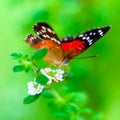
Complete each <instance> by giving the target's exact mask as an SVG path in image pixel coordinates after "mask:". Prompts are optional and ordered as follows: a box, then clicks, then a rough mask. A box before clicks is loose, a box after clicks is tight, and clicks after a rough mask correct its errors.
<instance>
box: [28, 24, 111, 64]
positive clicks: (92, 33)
mask: <svg viewBox="0 0 120 120" xmlns="http://www.w3.org/2000/svg"><path fill="white" fill-rule="evenodd" d="M33 29H34V32H35V33H36V34H37V35H38V36H35V35H33V34H29V35H28V36H27V38H26V42H27V43H28V44H29V45H30V46H31V47H32V48H34V49H36V50H38V49H42V48H46V49H48V53H47V54H46V56H45V57H44V60H45V61H47V62H48V63H50V64H53V65H55V66H61V65H65V64H67V63H69V62H70V60H71V59H73V58H74V57H76V56H78V55H79V54H81V53H82V52H84V51H85V50H87V49H88V48H89V47H90V46H91V45H93V44H94V43H95V42H96V41H97V40H98V39H100V38H101V37H103V36H104V35H105V34H106V33H107V32H108V31H109V29H110V26H106V27H101V28H95V29H92V30H89V31H87V32H84V33H82V34H79V35H78V36H76V37H73V36H70V37H65V38H63V39H61V40H60V39H59V38H58V36H57V34H56V33H55V31H54V30H53V29H52V28H51V27H50V26H49V25H48V24H47V23H45V22H38V23H37V24H36V25H34V27H33Z"/></svg>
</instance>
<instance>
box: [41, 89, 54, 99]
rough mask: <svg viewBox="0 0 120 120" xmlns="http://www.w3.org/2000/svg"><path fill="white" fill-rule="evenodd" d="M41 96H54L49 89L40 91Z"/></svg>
mask: <svg viewBox="0 0 120 120" xmlns="http://www.w3.org/2000/svg"><path fill="white" fill-rule="evenodd" d="M42 96H43V97H46V98H54V95H53V93H52V92H51V91H50V90H44V91H43V92H42Z"/></svg>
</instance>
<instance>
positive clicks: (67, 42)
mask: <svg viewBox="0 0 120 120" xmlns="http://www.w3.org/2000/svg"><path fill="white" fill-rule="evenodd" d="M109 29H110V26H107V27H102V28H96V29H92V30H90V31H87V32H85V33H82V34H80V35H78V36H77V37H76V38H74V37H67V38H64V39H62V41H61V45H62V48H63V50H64V53H65V57H66V59H67V60H68V61H69V60H71V59H72V58H74V57H75V56H77V55H79V54H80V53H82V52H83V51H85V50H86V49H88V48H89V47H90V46H91V45H93V44H94V43H95V42H96V41H97V40H98V39H100V38H101V37H103V36H104V35H105V34H106V32H107V31H108V30H109Z"/></svg>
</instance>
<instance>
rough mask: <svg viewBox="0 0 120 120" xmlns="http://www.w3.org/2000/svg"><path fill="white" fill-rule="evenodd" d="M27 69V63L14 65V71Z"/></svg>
mask: <svg viewBox="0 0 120 120" xmlns="http://www.w3.org/2000/svg"><path fill="white" fill-rule="evenodd" d="M24 69H25V65H23V64H18V65H15V66H14V67H13V71H14V72H21V71H23V70H24Z"/></svg>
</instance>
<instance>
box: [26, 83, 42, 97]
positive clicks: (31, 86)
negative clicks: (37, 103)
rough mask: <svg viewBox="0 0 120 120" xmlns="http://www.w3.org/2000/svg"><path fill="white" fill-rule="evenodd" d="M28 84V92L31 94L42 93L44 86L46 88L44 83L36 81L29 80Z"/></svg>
mask: <svg viewBox="0 0 120 120" xmlns="http://www.w3.org/2000/svg"><path fill="white" fill-rule="evenodd" d="M27 86H28V94H29V95H36V94H40V93H41V92H42V90H43V88H44V86H43V85H41V84H38V83H37V82H36V81H34V82H28V83H27Z"/></svg>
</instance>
